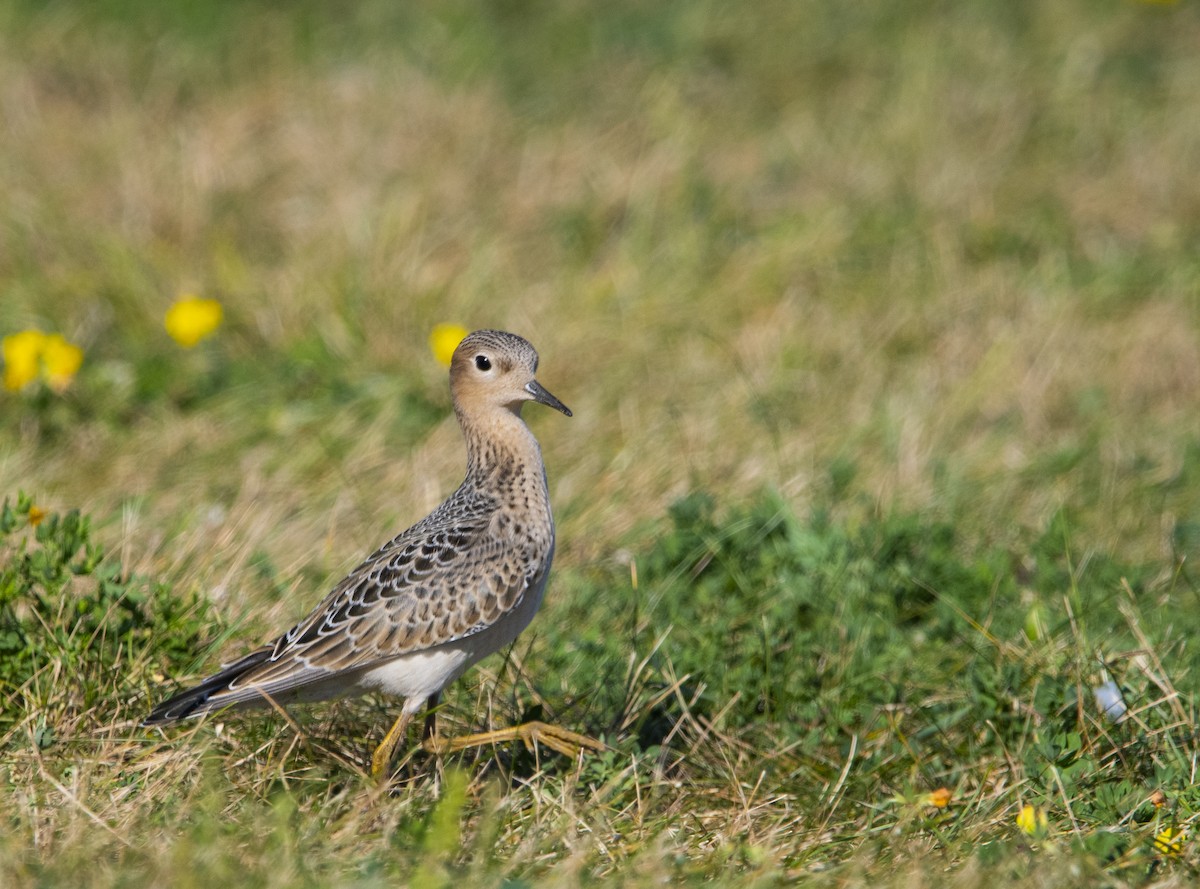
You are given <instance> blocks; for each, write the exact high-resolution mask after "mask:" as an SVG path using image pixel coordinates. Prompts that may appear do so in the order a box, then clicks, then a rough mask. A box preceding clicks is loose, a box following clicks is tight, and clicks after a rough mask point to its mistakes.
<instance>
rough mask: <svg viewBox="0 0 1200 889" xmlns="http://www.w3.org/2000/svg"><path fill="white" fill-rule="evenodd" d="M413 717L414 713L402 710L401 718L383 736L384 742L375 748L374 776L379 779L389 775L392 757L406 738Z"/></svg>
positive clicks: (373, 760) (373, 759)
mask: <svg viewBox="0 0 1200 889" xmlns="http://www.w3.org/2000/svg"><path fill="white" fill-rule="evenodd" d="M411 719H412V714H411V713H409V712H408V711H407V710H402V711H401V712H400V716H399V718H398V719H397V720H396V721H395V722H394V723H393V724H392V727H391V728H390V729H388V733H387V734H386V735H384V736H383V742H382V743H381V744H380V745H379V746H378V747H376V748H375V754H374V755H373V756H372V757H371V777H372V778H375V779H376V780H379V779H382V778H385V777H387V768H388V766H389V765H391V762H392V757H393V756H395V755H396V748H397V747H398V746H399V745H400V742H401V741H403V740H404V735H405V733H406V732H407V731H408V723H409V720H411Z"/></svg>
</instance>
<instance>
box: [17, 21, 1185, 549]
mask: <svg viewBox="0 0 1200 889" xmlns="http://www.w3.org/2000/svg"><path fill="white" fill-rule="evenodd" d="M0 16H2V29H0V30H2V31H3V37H0V40H2V41H3V44H4V45H3V53H2V54H0V66H2V71H0V102H2V107H3V114H4V121H5V125H4V132H3V135H2V136H0V170H2V171H3V173H2V175H3V181H4V192H5V199H4V201H3V202H2V203H0V219H2V224H3V241H2V242H0V330H2V332H3V333H5V334H9V333H12V332H16V331H19V330H23V329H29V328H34V329H39V330H42V331H44V332H46V333H55V332H57V333H60V334H62V335H63V336H64V337H66V338H67V339H68V340H69V341H70V342H72V343H74V344H76V345H78V347H79V348H81V349H82V351H83V354H84V359H83V363H82V365H81V367H80V369H79V371H78V373H77V375H76V377H75V379H74V380H73V382H72V384H71V385H70V387H69V389H68V390H67V391H66V392H65V393H64V394H63V395H62V397H59V398H45V397H42V398H41V399H40V400H39V398H38V397H37V395H36V393H35V394H33V395H31V394H30V391H28V389H32V388H36V387H28V389H27V390H26V391H23V392H18V393H5V395H4V398H3V399H2V400H0V418H2V420H3V423H2V427H0V436H2V439H0V445H2V446H3V449H4V452H5V454H6V457H5V459H4V460H3V462H2V463H0V487H3V488H4V489H5V490H10V491H11V490H13V489H15V488H16V487H25V488H28V489H31V490H33V491H36V492H38V493H39V494H40V495H42V496H46V497H50V498H51V499H53V500H55V501H56V502H62V503H70V504H73V505H83V506H86V507H88V508H91V509H93V510H97V511H99V512H100V513H102V514H112V513H114V512H115V511H118V510H122V509H123V510H125V513H124V515H125V521H126V522H131V523H135V524H137V523H140V522H141V521H142V520H143V517H144V518H145V519H146V520H147V527H146V528H144V529H141V530H140V531H139V533H138V535H137V537H136V540H137V543H136V544H135V545H136V546H137V547H138V548H147V547H148V548H149V549H154V548H155V547H156V546H157V543H156V542H155V540H154V537H155V535H156V534H162V533H166V530H167V529H170V533H171V534H172V535H174V534H178V533H196V534H204V533H208V532H204V531H202V530H201V526H202V525H203V524H204V522H205V521H206V516H211V512H212V508H216V509H218V510H219V511H221V512H222V513H226V512H229V511H232V513H233V515H232V516H228V515H223V517H222V523H221V524H222V527H224V528H226V529H229V528H230V527H231V526H230V524H229V522H230V521H232V522H233V523H234V525H233V527H234V528H235V529H236V535H235V536H238V537H241V536H243V535H245V534H246V533H250V534H252V535H258V534H273V533H277V531H278V522H279V521H280V520H282V519H284V517H287V516H291V517H292V518H291V519H290V520H289V521H297V522H299V523H304V522H310V523H312V524H313V527H312V528H311V529H308V530H305V531H298V532H297V533H302V534H317V533H338V534H341V533H343V531H344V532H345V533H348V534H350V533H352V534H358V533H359V531H360V528H359V527H356V525H357V523H359V522H364V523H366V527H369V528H374V527H377V525H378V522H379V521H380V518H381V517H383V518H384V519H385V520H391V519H393V518H394V519H395V520H396V521H400V522H404V521H407V520H408V519H409V518H411V517H414V516H418V515H420V514H423V512H424V511H425V509H426V508H427V507H429V506H430V505H432V504H433V503H435V502H436V501H437V500H438V499H439V497H440V496H441V495H442V493H444V492H445V491H446V490H447V489H448V488H449V487H451V486H452V485H453V484H455V483H456V482H457V475H458V472H459V471H460V458H461V455H460V453H459V452H458V451H457V450H456V447H455V446H454V439H455V438H456V436H457V433H456V430H455V429H454V428H453V421H452V420H450V419H448V411H447V408H448V404H449V402H448V397H447V394H446V386H445V374H444V370H443V369H442V368H441V367H440V366H439V365H437V364H436V362H434V361H432V360H431V357H430V354H429V351H428V348H427V346H426V339H427V336H428V333H429V331H430V329H431V328H432V326H433V325H434V324H436V323H439V322H451V323H459V324H463V325H465V326H466V327H468V328H471V329H474V328H477V327H485V326H496V327H501V328H506V329H511V330H514V331H516V332H519V333H521V334H523V335H524V336H526V337H527V338H529V339H530V340H531V341H533V342H534V344H535V345H536V346H537V347H538V348H539V350H540V351H541V353H542V355H543V371H542V373H543V375H544V377H545V382H546V384H547V386H548V387H549V388H550V389H551V391H553V392H556V393H558V394H559V395H560V396H561V397H562V398H563V400H564V401H566V402H567V403H568V404H570V405H571V406H572V407H573V408H574V409H575V410H576V413H577V417H576V419H574V420H573V421H571V422H569V423H563V422H561V421H560V420H559V418H557V417H542V416H532V414H534V413H535V412H532V411H531V412H530V413H531V421H532V422H533V424H534V426H535V429H536V431H537V432H538V433H539V435H540V436H541V438H542V440H543V444H544V446H545V449H546V452H547V457H548V463H549V466H550V474H551V478H552V481H553V488H554V491H555V499H556V503H557V504H558V506H559V509H560V511H561V513H562V515H563V518H564V522H565V524H564V531H565V533H564V535H563V537H564V543H565V545H566V546H567V547H568V548H572V547H574V548H581V550H582V551H581V552H580V555H579V556H578V557H579V558H581V559H584V558H591V557H594V556H595V555H596V554H597V553H598V552H599V551H601V550H603V549H605V548H606V547H609V546H610V545H611V544H612V542H613V541H614V540H616V539H617V538H619V537H620V535H621V534H622V533H623V532H625V531H628V530H629V528H630V527H632V526H633V525H634V524H635V523H636V522H637V520H638V519H639V518H643V517H647V516H654V515H658V514H661V513H662V511H663V509H664V507H665V505H666V504H667V503H669V502H670V501H671V500H673V499H674V498H676V497H678V496H680V495H681V494H683V493H685V492H687V491H689V490H692V489H695V488H703V489H706V490H710V491H712V492H713V493H715V494H716V495H717V496H718V497H720V498H722V499H725V498H738V497H743V496H745V495H747V494H748V493H750V492H755V491H758V490H761V489H763V488H772V489H776V490H779V491H781V492H783V493H784V494H785V496H786V497H787V498H788V499H789V500H792V501H794V502H796V503H798V504H801V505H803V504H804V503H805V502H807V500H809V499H810V498H811V497H812V496H813V491H814V489H820V488H821V487H822V486H826V487H828V486H830V485H833V486H835V487H841V486H846V485H852V486H853V487H854V488H855V489H856V490H858V491H862V492H866V493H867V495H868V496H869V497H870V498H871V499H872V500H874V501H876V502H878V503H882V504H893V503H896V502H902V503H905V504H907V505H909V506H914V507H918V508H921V509H929V510H935V511H937V512H938V513H940V514H943V515H946V516H948V517H951V518H953V519H954V520H955V521H956V522H962V523H965V524H967V525H969V526H970V527H971V530H972V532H973V533H975V534H978V535H986V536H991V535H1001V536H1003V535H1004V534H1005V533H1006V528H1007V526H1009V525H1010V524H1013V523H1016V524H1022V523H1023V524H1033V525H1036V524H1038V523H1040V522H1043V521H1044V520H1045V518H1046V516H1047V515H1048V514H1049V513H1050V512H1052V511H1054V510H1057V509H1059V508H1060V507H1062V506H1064V505H1068V506H1070V507H1071V508H1073V509H1074V510H1075V511H1076V512H1077V514H1078V515H1079V519H1080V521H1083V522H1085V523H1086V524H1087V527H1088V528H1089V530H1090V532H1091V533H1092V535H1093V537H1094V543H1095V544H1096V545H1098V546H1101V547H1107V546H1113V545H1116V544H1117V543H1118V542H1121V544H1122V545H1124V546H1129V547H1132V548H1134V549H1136V550H1138V551H1139V554H1143V555H1144V554H1150V553H1160V554H1161V552H1162V547H1163V546H1164V530H1166V531H1167V532H1170V531H1171V529H1172V528H1173V527H1174V524H1173V523H1178V522H1184V521H1192V520H1195V519H1200V513H1197V511H1196V500H1195V497H1194V496H1192V493H1191V491H1190V490H1189V487H1190V486H1189V485H1188V484H1186V480H1188V479H1190V478H1191V477H1193V475H1194V474H1195V473H1196V471H1197V459H1198V456H1200V444H1198V443H1200V437H1198V436H1200V418H1198V415H1197V410H1196V408H1197V399H1198V398H1200V385H1198V384H1200V343H1198V339H1197V317H1198V301H1200V294H1198V290H1197V282H1198V280H1200V250H1198V249H1197V248H1198V241H1197V238H1198V233H1200V180H1198V179H1197V177H1195V176H1194V175H1192V168H1193V166H1194V163H1195V158H1196V157H1197V156H1200V153H1198V148H1200V117H1198V116H1197V115H1196V114H1195V113H1194V108H1193V100H1194V97H1195V95H1196V94H1197V91H1198V88H1200V66H1197V64H1196V63H1195V59H1194V49H1195V46H1196V38H1197V34H1198V32H1200V24H1198V20H1197V16H1196V10H1195V8H1194V7H1193V6H1191V5H1189V4H1146V3H1112V4H1099V5H1098V4H1094V3H1086V2H1077V3H1070V2H1068V3H1058V4H1054V5H1053V6H1049V7H1047V6H1044V5H1040V4H1025V3H1015V4H1014V3H992V2H970V3H940V2H915V3H905V4H890V5H884V6H882V7H881V6H877V5H874V4H853V3H852V4H833V3H816V2H805V3H794V2H763V3H758V4H755V5H754V6H753V8H751V9H743V8H736V9H735V8H730V7H726V6H724V5H722V4H713V3H695V2H681V3H656V4H643V3H636V2H628V3H625V2H616V3H607V4H603V5H594V4H589V3H582V2H569V3H549V2H537V0H507V2H501V3H495V4H488V5H485V6H483V7H478V6H476V5H475V4H463V3H454V2H451V3H412V4H392V3H382V2H379V3H372V2H363V3H354V4H338V5H336V6H332V5H329V4H323V3H304V2H297V3H289V4H284V5H280V4H273V3H256V2H249V3H245V2H238V3H234V2H208V3H197V4H186V5H182V6H180V7H179V8H175V7H174V6H162V7H160V6H157V5H147V4H140V3H132V2H121V0H100V2H96V3H88V4H71V3H49V4H46V3H21V2H16V3H7V4H5V5H4V7H3V9H2V11H0ZM191 294H194V295H198V296H200V297H202V298H208V299H215V300H218V301H219V302H220V303H221V305H222V306H223V309H224V322H223V324H222V326H221V329H220V330H219V332H217V333H216V334H214V335H213V336H212V337H211V338H210V340H208V341H207V342H205V343H203V344H201V345H200V346H199V347H197V348H195V349H191V350H185V349H181V348H179V347H178V346H176V344H175V343H173V342H172V341H171V339H170V338H169V337H168V336H167V334H166V332H165V331H164V329H163V323H162V319H163V316H164V313H165V312H166V310H167V309H168V308H169V307H170V305H171V304H172V303H173V302H175V301H176V300H177V299H179V298H180V297H181V296H183V295H191ZM276 510H278V511H276ZM297 510H300V511H302V512H303V515H300V516H296V515H295V511H297ZM1001 517H1002V518H1001ZM998 519H1000V520H999V521H997V520H998ZM347 522H348V523H349V524H346V523H347ZM1164 523H1165V525H1166V526H1167V527H1166V528H1164ZM139 527H140V526H139ZM362 533H364V534H367V531H366V530H362ZM368 537H369V538H372V539H373V536H372V535H370V534H368ZM360 539H361V540H362V545H369V544H367V543H366V539H365V538H360ZM267 545H269V542H268V544H267ZM171 549H172V550H173V551H174V550H176V549H177V546H176V545H172V547H171Z"/></svg>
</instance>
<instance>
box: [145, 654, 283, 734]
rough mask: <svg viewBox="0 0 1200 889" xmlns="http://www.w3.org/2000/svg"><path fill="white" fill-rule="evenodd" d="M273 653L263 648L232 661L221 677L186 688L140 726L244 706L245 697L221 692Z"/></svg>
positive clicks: (164, 703)
mask: <svg viewBox="0 0 1200 889" xmlns="http://www.w3.org/2000/svg"><path fill="white" fill-rule="evenodd" d="M273 650H274V646H271V645H264V646H263V647H262V648H259V649H257V650H255V651H252V652H250V654H248V655H246V656H245V657H243V658H242V659H241V660H238V661H234V662H233V663H232V664H230V665H229V666H228V667H226V668H225V669H223V670H222V671H221V672H220V673H217V674H216V675H214V676H210V677H208V678H207V679H205V680H204V681H203V682H201V683H200V684H199V685H197V686H195V687H194V688H189V689H188V690H187V691H184V692H180V693H179V694H177V695H175V697H173V698H169V699H167V700H165V701H163V702H162V703H161V704H159V705H158V706H157V707H155V708H154V709H153V710H151V711H150V715H149V716H147V717H146V718H145V719H144V720H142V725H144V726H151V725H164V724H166V723H168V722H175V721H177V720H180V719H187V718H188V717H192V716H202V715H203V714H205V713H209V712H211V711H213V710H220V709H221V708H222V707H227V706H229V705H231V704H234V703H238V702H244V701H245V696H244V694H243V695H238V696H232V695H222V692H226V691H229V690H230V684H231V683H233V682H235V681H236V680H237V679H240V678H241V677H242V676H245V675H246V674H247V673H249V672H250V671H251V670H253V669H254V668H255V667H257V666H259V665H260V664H262V663H263V662H264V661H266V660H268V659H269V658H270V657H271V652H272V651H273ZM256 697H258V696H256ZM231 698H232V699H231ZM264 703H265V701H264Z"/></svg>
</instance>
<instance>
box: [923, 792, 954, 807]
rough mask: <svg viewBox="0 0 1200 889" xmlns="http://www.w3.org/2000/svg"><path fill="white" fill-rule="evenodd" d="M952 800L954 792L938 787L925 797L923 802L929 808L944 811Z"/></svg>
mask: <svg viewBox="0 0 1200 889" xmlns="http://www.w3.org/2000/svg"><path fill="white" fill-rule="evenodd" d="M952 799H954V791H953V790H951V789H950V788H949V787H939V788H938V789H937V790H934V791H932V792H931V793H929V794H927V795H926V797H925V802H927V803H929V805H931V806H936V807H937V808H939V809H944V808H946V806H948V805H950V801H951V800H952Z"/></svg>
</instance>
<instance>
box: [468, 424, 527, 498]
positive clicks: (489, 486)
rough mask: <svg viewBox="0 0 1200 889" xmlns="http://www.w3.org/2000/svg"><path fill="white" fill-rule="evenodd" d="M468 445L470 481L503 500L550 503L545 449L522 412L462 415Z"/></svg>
mask: <svg viewBox="0 0 1200 889" xmlns="http://www.w3.org/2000/svg"><path fill="white" fill-rule="evenodd" d="M459 422H460V423H462V428H463V437H464V438H465V439H466V442H467V480H468V481H469V482H472V483H473V484H474V485H476V486H477V487H479V488H481V489H484V490H487V491H489V492H491V493H493V494H495V495H497V496H498V497H500V499H502V500H510V499H522V500H523V499H525V498H536V499H537V500H540V501H545V502H548V501H549V492H548V491H547V488H546V468H545V465H544V464H543V463H542V449H541V448H540V447H539V446H538V443H537V439H536V438H534V437H533V433H532V432H531V431H530V430H529V427H528V426H526V425H525V421H524V420H522V419H521V415H520V413H519V412H514V411H510V410H505V409H497V410H495V411H489V412H488V413H487V414H484V415H482V416H474V417H471V418H469V419H468V418H466V417H464V416H462V415H461V414H460V415H459Z"/></svg>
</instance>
